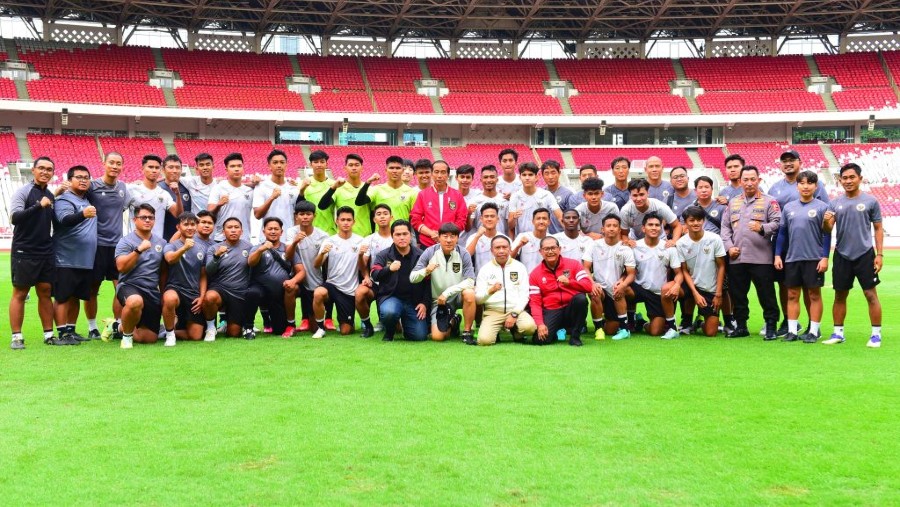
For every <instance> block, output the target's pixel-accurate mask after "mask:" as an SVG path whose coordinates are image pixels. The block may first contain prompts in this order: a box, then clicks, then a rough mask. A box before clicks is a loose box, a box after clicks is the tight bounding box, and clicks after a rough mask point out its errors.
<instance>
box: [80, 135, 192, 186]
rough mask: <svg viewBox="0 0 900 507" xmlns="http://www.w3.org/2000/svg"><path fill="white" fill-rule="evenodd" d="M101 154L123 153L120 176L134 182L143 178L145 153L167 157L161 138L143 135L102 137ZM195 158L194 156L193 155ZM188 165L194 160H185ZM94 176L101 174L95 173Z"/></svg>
mask: <svg viewBox="0 0 900 507" xmlns="http://www.w3.org/2000/svg"><path fill="white" fill-rule="evenodd" d="M98 140H99V141H100V149H101V152H102V153H101V155H103V156H105V155H106V154H107V153H109V152H111V151H115V152H117V153H119V154H121V155H122V162H123V169H122V173H121V174H120V175H119V178H120V179H121V180H122V181H126V182H132V181H138V180H142V179H143V178H144V173H143V171H142V170H141V159H143V158H144V155H150V154H153V155H157V156H159V157H160V158H165V157H166V155H167V153H166V147H165V145H164V144H163V142H162V139H159V138H143V137H100V138H98ZM191 158H193V157H191ZM183 162H184V163H185V164H187V165H193V161H192V160H191V159H190V158H189V159H187V160H183ZM94 176H100V174H99V173H98V174H95V175H94Z"/></svg>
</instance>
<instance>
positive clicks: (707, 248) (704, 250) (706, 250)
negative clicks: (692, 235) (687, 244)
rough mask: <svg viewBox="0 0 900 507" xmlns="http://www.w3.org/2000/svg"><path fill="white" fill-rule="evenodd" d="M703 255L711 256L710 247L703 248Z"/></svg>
mask: <svg viewBox="0 0 900 507" xmlns="http://www.w3.org/2000/svg"><path fill="white" fill-rule="evenodd" d="M703 253H705V254H707V255H709V247H708V246H705V247H703Z"/></svg>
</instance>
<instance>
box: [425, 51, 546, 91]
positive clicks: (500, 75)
mask: <svg viewBox="0 0 900 507" xmlns="http://www.w3.org/2000/svg"><path fill="white" fill-rule="evenodd" d="M427 63H428V70H429V71H430V72H431V77H433V78H434V79H440V80H443V81H444V84H446V85H447V87H448V88H449V89H450V93H451V94H452V93H455V92H493V93H544V85H543V82H544V81H547V80H549V79H550V76H549V75H548V74H547V67H546V66H545V65H544V62H543V61H542V60H496V59H484V60H470V59H459V60H444V59H432V60H428V61H427Z"/></svg>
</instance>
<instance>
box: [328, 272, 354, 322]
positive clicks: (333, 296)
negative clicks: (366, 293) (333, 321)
mask: <svg viewBox="0 0 900 507" xmlns="http://www.w3.org/2000/svg"><path fill="white" fill-rule="evenodd" d="M323 287H325V289H326V290H327V291H328V299H330V300H331V301H332V302H334V306H335V307H337V320H338V322H340V323H341V324H350V325H351V326H352V325H353V323H354V322H355V321H356V298H355V297H354V296H348V295H346V294H344V293H343V292H341V291H340V290H338V288H337V287H335V286H334V285H332V284H330V283H328V282H325V285H323Z"/></svg>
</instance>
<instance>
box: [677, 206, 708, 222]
mask: <svg viewBox="0 0 900 507" xmlns="http://www.w3.org/2000/svg"><path fill="white" fill-rule="evenodd" d="M681 217H682V218H684V220H685V222H686V221H687V219H688V218H697V219H700V220H706V210H704V209H703V208H701V207H700V206H688V207H687V208H685V209H684V211H682V212H681Z"/></svg>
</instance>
